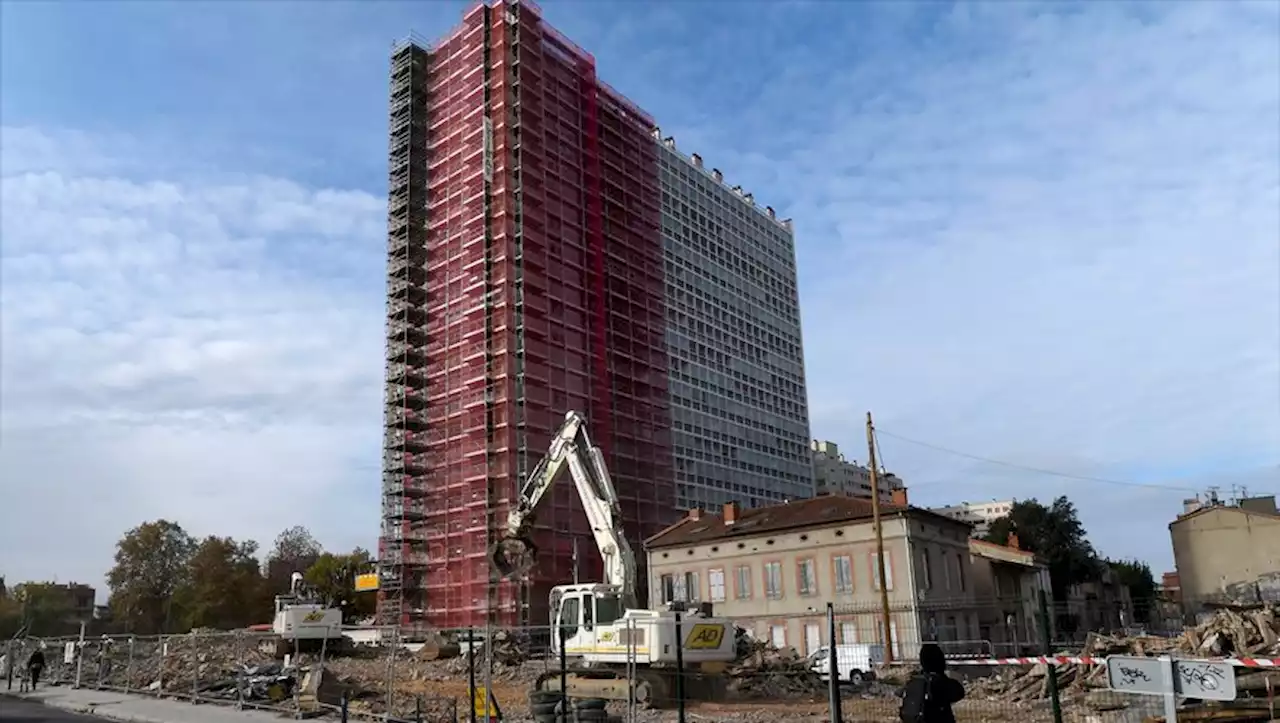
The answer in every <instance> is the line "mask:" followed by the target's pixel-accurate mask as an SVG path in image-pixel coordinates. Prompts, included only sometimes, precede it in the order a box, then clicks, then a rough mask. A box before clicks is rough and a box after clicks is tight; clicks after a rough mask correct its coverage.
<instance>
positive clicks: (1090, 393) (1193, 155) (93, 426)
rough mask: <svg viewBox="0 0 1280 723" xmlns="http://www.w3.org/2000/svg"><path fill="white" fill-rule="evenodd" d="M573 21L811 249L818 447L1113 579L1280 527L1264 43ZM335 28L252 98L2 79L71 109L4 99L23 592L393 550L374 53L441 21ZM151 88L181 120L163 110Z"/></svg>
mask: <svg viewBox="0 0 1280 723" xmlns="http://www.w3.org/2000/svg"><path fill="white" fill-rule="evenodd" d="M546 5H547V15H548V17H549V18H550V19H551V20H552V22H554V23H556V24H557V25H559V26H560V27H561V29H562V30H564V31H565V32H566V33H567V34H568V35H569V36H570V37H572V38H574V39H575V40H576V41H577V42H579V43H580V44H581V45H583V46H584V47H586V48H588V49H589V50H591V51H592V52H593V53H595V55H596V57H597V59H598V61H599V68H600V71H601V74H602V77H604V78H605V79H607V80H608V81H609V82H610V83H611V84H613V85H614V86H615V87H617V88H618V89H619V90H621V91H622V92H624V93H626V94H627V95H629V96H630V97H632V98H633V99H634V100H636V101H637V102H638V103H639V104H640V105H641V106H643V107H645V108H646V109H648V110H649V111H651V112H652V113H653V114H654V115H655V116H656V117H657V118H658V119H659V122H660V123H661V124H662V127H663V129H664V132H668V133H674V134H675V135H676V137H677V139H678V140H679V142H680V145H681V147H682V148H684V149H686V150H695V151H698V152H699V153H701V155H702V156H703V157H704V158H706V160H707V163H708V165H711V166H715V167H719V168H721V169H723V170H724V171H725V173H726V176H727V177H728V179H729V180H730V182H731V183H741V184H743V185H744V186H745V187H746V188H747V189H748V190H750V191H753V192H754V195H755V197H756V198H757V199H758V200H760V201H761V202H763V203H768V204H770V205H772V206H774V207H775V208H778V209H779V210H780V212H781V213H783V215H786V216H791V217H793V218H794V219H795V222H796V227H797V237H798V250H799V267H800V273H801V291H800V293H801V304H802V309H803V314H804V322H805V329H804V332H805V342H806V361H807V367H808V377H809V391H810V399H811V404H812V406H811V412H812V427H813V432H814V434H815V436H820V437H823V438H828V439H834V440H836V441H838V442H841V443H842V445H843V447H844V448H845V449H846V451H855V452H854V455H853V456H856V457H862V456H863V455H861V454H857V453H856V450H859V449H860V448H861V446H862V429H861V423H862V415H863V413H864V412H865V411H866V410H867V409H871V410H873V411H874V412H875V414H876V419H877V422H878V425H879V426H880V428H881V429H882V430H883V431H884V432H885V433H886V434H884V435H883V436H882V442H883V443H884V449H883V453H884V456H885V458H886V461H887V463H888V464H889V465H890V467H892V468H893V469H894V470H895V471H896V472H898V473H899V474H901V475H902V476H903V477H904V478H905V479H906V480H907V482H908V484H915V485H917V486H916V488H915V492H914V493H913V496H914V499H915V500H916V501H917V502H922V503H926V504H935V503H937V504H941V503H945V502H950V501H955V500H957V499H965V498H968V499H974V498H978V497H996V496H1017V497H1029V496H1040V497H1047V496H1053V495H1056V494H1064V493H1065V494H1069V495H1070V496H1072V497H1073V498H1074V499H1076V501H1077V502H1078V504H1079V507H1080V509H1081V513H1082V516H1083V518H1084V521H1085V523H1086V525H1087V526H1088V527H1089V529H1090V530H1091V531H1092V532H1093V533H1094V538H1095V540H1094V541H1095V543H1096V544H1097V546H1098V547H1099V548H1100V549H1102V550H1103V551H1104V552H1106V553H1108V554H1113V555H1125V556H1132V555H1137V556H1141V557H1143V558H1146V559H1150V560H1152V561H1153V563H1155V564H1156V565H1157V566H1167V565H1169V564H1170V563H1171V560H1170V554H1169V550H1168V542H1167V540H1168V537H1167V532H1165V530H1164V525H1165V524H1166V523H1167V522H1168V521H1169V519H1170V518H1171V517H1172V515H1173V514H1174V513H1175V512H1176V511H1177V509H1178V503H1179V500H1180V498H1181V497H1182V496H1184V494H1187V493H1189V491H1190V490H1191V489H1196V488H1201V487H1203V486H1205V485H1208V484H1214V483H1217V484H1222V485H1223V486H1224V487H1227V486H1229V485H1231V484H1248V486H1249V487H1250V488H1251V489H1252V490H1255V491H1265V490H1267V489H1272V490H1276V491H1280V489H1277V488H1280V478H1278V472H1280V470H1277V468H1276V464H1277V462H1280V169H1278V164H1277V160H1276V159H1277V158H1280V13H1278V12H1277V9H1276V5H1275V4H1274V3H1267V2H1259V3H1253V4H1250V3H1245V2H1240V3H1178V4H1171V3H1165V4H1152V3H1137V4H1134V5H1126V4H1121V3H1091V4H1087V5H1071V6H1066V7H1065V9H1063V8H1062V7H1059V6H1053V5H1045V4H1030V5H1024V4H1018V3H1012V2H1006V3H986V4H980V5H974V4H966V3H955V4H914V5H913V4H905V3H878V4H876V3H846V4H836V5H833V4H831V3H803V2H792V3H786V4H783V3H772V4H766V5H767V7H766V6H761V7H760V8H756V9H755V10H753V11H752V12H747V13H726V12H724V8H723V4H722V3H706V4H699V3H694V2H689V3H678V4H673V5H670V6H669V7H667V6H664V7H663V8H660V9H659V11H654V10H653V8H651V7H649V6H646V5H644V4H640V3H614V4H609V5H608V6H607V7H606V6H605V5H603V4H602V5H601V6H600V7H599V8H597V7H596V6H595V5H592V6H591V9H594V10H595V12H594V13H593V12H590V11H589V10H591V9H588V10H584V9H583V7H584V6H581V5H580V4H567V5H561V4H558V3H554V2H548V3H546ZM32 7H33V8H35V7H36V6H32ZM324 7H325V8H326V11H325V13H321V14H319V15H317V14H316V11H315V10H314V9H313V8H312V7H311V6H307V5H303V4H292V5H289V4H285V5H273V6H272V8H271V10H270V13H271V18H269V20H271V23H275V24H279V25H280V26H287V27H304V26H305V27H307V28H309V29H310V30H309V33H310V34H295V35H293V36H289V37H288V38H284V37H283V36H281V35H279V34H278V33H270V32H266V33H256V34H255V33H241V32H240V30H237V29H236V27H238V26H241V25H242V26H243V27H242V28H241V30H243V29H246V28H249V27H250V26H253V27H259V28H261V27H267V28H270V27H274V25H272V24H271V23H268V24H267V25H263V24H262V23H261V22H259V20H260V19H261V18H258V19H257V20H255V18H257V17H258V16H256V15H255V16H252V17H250V16H251V15H252V13H251V11H249V10H244V13H245V15H243V16H241V15H236V16H235V18H233V19H231V20H227V21H225V22H224V26H225V27H228V28H230V30H231V31H234V34H235V35H236V36H237V37H240V38H241V39H242V44H241V45H239V46H238V47H240V48H242V50H241V51H238V52H237V54H236V58H233V59H226V58H223V57H222V56H225V55H226V54H225V53H220V50H219V48H218V46H217V42H220V41H216V39H215V40H214V41H209V40H207V39H206V40H203V41H201V42H200V43H198V44H197V45H198V46H199V47H196V48H194V49H193V46H192V44H191V43H190V42H188V40H185V39H184V40H182V41H176V40H168V39H170V38H182V37H183V36H182V35H181V34H177V35H175V34H172V33H159V32H154V33H151V34H150V37H151V38H152V40H151V41H150V42H151V43H152V45H147V46H145V47H144V46H136V47H135V46H132V45H131V46H130V53H128V54H124V55H122V56H121V57H123V58H124V60H118V61H117V60H113V58H114V56H111V57H108V56H105V55H104V56H103V57H102V58H100V59H98V61H97V62H94V63H67V62H66V61H65V59H63V58H62V57H61V56H56V55H47V54H48V53H51V52H53V51H50V50H48V48H51V47H55V46H54V45H53V44H51V43H50V42H48V41H47V40H46V39H44V38H43V37H39V34H38V33H31V34H30V37H28V38H25V39H24V38H23V37H19V36H15V38H13V39H15V40H23V41H24V42H23V43H6V44H5V45H6V56H5V57H6V59H7V60H10V62H8V63H6V64H5V67H6V68H10V69H14V68H49V69H58V72H60V73H62V74H63V75H61V76H58V77H57V78H44V77H42V76H41V77H37V76H36V75H30V76H23V77H19V76H18V75H17V74H12V75H13V77H12V78H10V77H9V76H10V75H11V74H9V73H8V71H6V73H7V74H6V83H7V84H8V85H14V83H16V82H17V81H25V86H24V88H25V89H24V90H23V93H20V94H14V93H7V94H6V101H5V102H6V105H5V111H6V113H5V115H6V118H7V119H20V122H22V123H25V124H28V125H27V126H25V127H6V128H4V129H3V136H2V138H0V141H2V144H3V145H2V146H0V150H2V151H3V157H2V159H0V160H2V162H3V163H2V165H3V182H2V186H0V193H2V195H0V241H2V242H3V249H2V252H0V253H2V254H3V255H2V256H0V262H2V263H3V266H2V268H0V282H2V284H3V288H2V289H0V293H2V297H0V301H2V302H3V303H2V304H0V323H2V325H3V328H2V331H0V343H2V345H3V346H2V348H0V351H2V353H3V356H2V358H0V362H2V364H0V383H2V385H3V386H2V387H0V392H2V393H3V399H2V400H0V402H2V404H0V435H2V436H0V479H3V480H4V485H5V491H6V494H9V495H12V494H14V491H16V501H14V502H12V504H10V502H11V501H10V500H8V499H6V504H5V505H4V506H2V507H0V549H4V550H9V549H18V548H21V549H24V550H30V552H29V553H26V554H24V555H23V557H22V558H21V559H17V560H10V559H6V560H5V562H6V563H7V564H9V565H22V566H23V567H22V568H21V569H12V568H11V569H9V570H6V571H5V572H8V573H9V574H11V575H12V576H15V577H23V576H35V577H41V576H44V575H46V574H48V573H47V571H49V570H57V571H59V574H63V575H74V576H77V577H81V578H95V579H96V578H97V576H98V575H100V573H101V572H102V570H103V569H105V568H106V567H107V565H108V564H109V559H107V554H108V553H107V552H103V550H109V547H110V544H111V543H112V542H113V541H114V540H115V538H116V537H117V536H118V535H119V534H120V532H121V531H123V529H125V528H127V527H128V526H130V525H132V524H136V523H137V522H138V521H141V520H143V519H147V518H148V517H155V516H158V515H160V514H164V515H167V516H171V517H176V518H178V519H179V520H180V521H182V522H183V523H184V524H187V525H188V526H189V527H190V528H191V529H192V530H193V531H195V532H198V533H208V532H215V531H216V532H219V533H224V534H236V535H241V536H251V537H256V538H258V539H261V540H263V541H264V542H265V541H269V538H270V537H271V536H272V535H273V534H274V533H275V532H276V531H278V530H279V529H281V528H283V527H284V526H286V525H288V524H293V523H295V522H297V523H303V524H308V525H311V526H312V527H313V529H315V530H316V532H317V533H319V534H320V535H321V536H322V538H324V540H325V542H326V543H328V544H331V545H333V546H340V545H347V544H354V543H356V542H360V543H364V544H370V543H371V542H372V537H373V534H374V531H375V530H376V526H377V515H378V510H377V502H376V499H377V487H378V480H377V478H378V462H379V450H378V445H379V439H378V435H379V415H380V403H379V399H380V396H381V393H380V378H379V376H380V373H381V368H382V313H381V309H382V283H383V282H382V278H383V269H382V263H383V260H382V240H381V239H382V236H383V230H382V229H383V220H382V218H383V215H384V211H383V201H382V199H381V198H380V194H381V193H382V188H381V180H380V179H381V176H382V174H383V173H384V170H383V169H384V166H385V162H384V160H383V155H382V153H383V152H384V149H385V124H386V116H385V101H384V100H383V99H384V98H385V87H386V86H385V83H386V57H385V50H380V49H379V48H380V47H382V45H380V44H381V43H383V42H384V41H385V40H388V39H390V38H393V37H396V36H398V35H400V34H402V33H403V32H404V31H405V30H406V29H408V28H409V27H410V26H411V25H412V24H413V23H414V22H418V20H421V19H420V18H419V19H415V18H416V17H417V16H415V15H414V13H413V11H412V10H404V9H397V8H398V6H397V7H392V6H388V7H387V8H386V14H385V15H382V14H379V15H378V17H377V19H376V21H375V20H371V19H369V17H368V16H366V15H362V14H355V13H353V12H352V13H349V12H348V10H349V9H344V6H341V5H334V6H333V7H334V9H332V10H329V9H328V8H329V5H328V4H324ZM757 11H758V12H757ZM30 12H31V13H33V14H34V13H36V11H35V10H31V11H30ZM102 12H104V13H106V11H105V10H104V11H102ZM157 12H159V11H157ZM237 12H240V11H237ZM108 14H109V13H108ZM161 14H162V15H163V14H164V13H161ZM304 15H305V18H304V17H303V16H304ZM228 17H230V16H228ZM115 19H116V21H117V22H118V21H119V20H120V18H119V17H116V18H115ZM299 19H303V20H305V21H306V22H304V23H302V24H299V22H298V20H299ZM454 19H456V14H450V13H440V14H438V16H433V17H432V18H430V19H429V25H430V24H433V25H430V27H419V30H422V31H423V32H424V33H425V34H427V35H434V34H436V33H437V32H439V31H443V30H444V29H446V28H447V27H448V26H449V25H451V24H452V22H453V21H454ZM110 20H111V18H109V17H98V18H96V19H95V20H94V21H93V23H91V24H89V25H86V26H81V27H80V28H78V29H75V30H76V32H80V33H81V34H85V33H87V31H86V30H85V28H86V27H87V28H89V29H91V30H93V31H94V32H95V33H99V31H98V29H97V28H98V25H99V24H109V22H108V21H110ZM50 22H52V21H50ZM139 22H140V23H141V22H142V21H141V20H140V21H139ZM226 23H230V25H226ZM46 25H48V27H47V28H45V29H46V30H48V29H49V28H52V27H54V25H50V24H49V23H46ZM131 27H132V26H131ZM148 27H151V26H148ZM56 29H58V31H59V34H58V35H57V36H54V37H65V36H63V35H62V34H61V33H62V31H63V30H64V28H61V27H58V28H56ZM99 34H100V33H99ZM87 37H88V35H87V34H86V38H87ZM95 37H96V36H95ZM343 39H349V40H348V41H346V42H349V43H354V44H353V45H348V46H347V48H348V51H347V52H338V53H334V52H331V48H332V47H333V44H332V43H330V42H328V41H329V40H334V41H335V42H338V41H342V40H343ZM350 39H354V40H350ZM13 48H18V49H19V50H21V49H22V48H27V49H28V51H29V52H30V53H32V55H30V56H25V55H20V54H19V53H18V50H13ZM10 52H12V53H14V54H13V55H12V56H11V55H10V54H9V53H10ZM41 53H45V54H46V55H40V54H41ZM206 56H207V57H206ZM214 56H216V57H217V58H218V59H219V62H218V63H217V64H215V65H216V68H218V69H219V70H217V71H216V72H215V71H214V70H213V69H211V68H212V66H209V62H208V57H214ZM155 57H166V58H169V57H174V58H178V59H180V60H181V62H176V61H175V62H173V63H169V62H166V63H156V62H152V59H153V58H155ZM54 61H58V62H56V63H55V62H54ZM223 61H226V62H223ZM304 66H305V67H306V68H307V71H306V74H305V75H304V76H297V75H296V74H295V69H296V68H298V67H304ZM52 72H53V70H50V73H52ZM210 73H213V75H210ZM282 78H287V79H288V80H287V81H281V79H282ZM55 80H56V81H58V82H54V81H55ZM197 81H198V82H197ZM72 87H74V88H77V89H84V88H89V89H91V90H92V91H93V93H95V95H92V96H91V98H92V100H91V101H88V102H87V103H88V104H87V105H85V106H81V107H75V105H74V103H72V101H71V100H68V98H71V97H73V96H72V94H70V93H62V92H55V91H58V90H59V89H60V88H72ZM157 87H170V88H174V89H175V91H174V93H175V95H172V97H171V98H170V100H168V101H166V105H163V106H161V107H160V110H159V111H157V110H156V106H155V105H154V104H153V103H147V102H140V101H138V100H137V99H138V98H140V97H142V96H143V95H145V94H147V93H152V92H153V90H151V89H154V88H157ZM51 88H52V89H53V90H50V89H51ZM179 90H180V91H181V92H179ZM63 96H66V97H65V98H64V97H63ZM74 97H76V98H80V97H82V96H81V95H80V94H76V95H74ZM210 97H215V98H221V99H223V100H226V101H227V104H226V105H221V104H218V103H210V102H209V101H208V98H210ZM15 98H16V100H15ZM24 99H25V100H24ZM151 100H156V99H151ZM20 101H21V102H20ZM55 101H56V102H55ZM232 101H234V103H233V102H232ZM156 102H159V101H158V100H156ZM221 107H225V108H231V109H232V110H230V111H226V112H219V111H218V110H217V108H221ZM10 122H13V121H12V120H10ZM166 124H167V125H169V126H174V127H176V128H177V129H178V130H177V131H176V132H175V131H173V130H172V129H169V130H165V127H164V126H165V125H166ZM192 138H199V139H202V142H201V143H192V142H191V139H192ZM282 169H288V170H282ZM371 179H376V180H371ZM889 433H893V434H895V435H898V436H899V437H906V438H910V439H915V440H920V441H924V442H928V443H929V444H931V445H933V446H934V447H937V446H942V447H945V448H948V449H952V450H957V451H962V452H967V453H970V454H972V455H976V456H979V457H990V458H994V459H999V460H1003V461H1008V462H1013V463H1016V464H1020V465H1025V466H1028V467H1038V468H1047V469H1054V470H1059V471H1063V472H1067V473H1071V474H1075V475H1081V476H1092V477H1103V478H1115V479H1122V480H1137V481H1144V482H1155V483H1169V481H1170V480H1176V481H1175V482H1172V484H1173V485H1175V486H1179V487H1183V486H1185V487H1187V488H1188V491H1182V490H1167V491H1153V490H1144V489H1136V488H1127V487H1122V486H1115V485H1105V484H1099V483H1092V482H1086V481H1082V480H1072V479H1068V478H1062V477H1054V476H1051V475H1044V474H1038V473H1034V472H1029V471H1026V470H1018V469H1013V468H1009V467H1005V466H1001V465H997V464H992V463H988V462H983V461H980V460H975V459H972V458H969V457H965V456H961V455H956V454H954V453H950V452H945V451H939V450H937V449H935V448H932V447H930V446H922V445H919V444H912V443H909V442H905V441H902V440H901V439H899V438H898V437H891V436H889ZM351 510H356V511H358V512H357V513H356V514H355V515H352V514H350V512H349V511H351ZM70 525H74V526H75V529H76V534H74V535H69V536H61V537H53V536H52V531H55V530H60V529H64V528H66V527H68V526H70ZM31 535H42V536H43V537H41V538H40V539H58V540H66V541H68V543H73V544H74V549H72V550H71V551H68V550H67V549H65V548H59V547H57V546H56V545H47V546H42V545H28V544H26V542H27V540H28V539H30V537H29V536H31ZM15 540H16V541H17V542H16V543H15Z"/></svg>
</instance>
